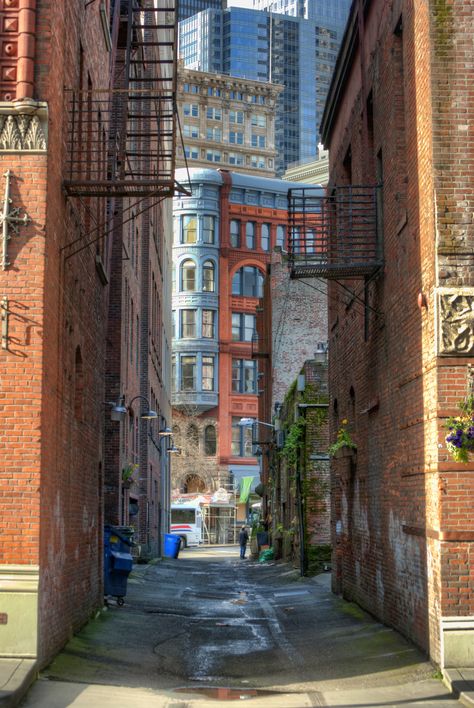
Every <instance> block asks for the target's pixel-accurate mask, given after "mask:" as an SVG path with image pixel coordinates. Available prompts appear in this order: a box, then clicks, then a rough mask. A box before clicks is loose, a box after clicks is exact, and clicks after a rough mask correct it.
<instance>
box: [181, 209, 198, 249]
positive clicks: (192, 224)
mask: <svg viewBox="0 0 474 708" xmlns="http://www.w3.org/2000/svg"><path fill="white" fill-rule="evenodd" d="M181 224H182V227H181V243H196V242H197V216H196V215H195V214H192V215H189V216H183V217H182V222H181Z"/></svg>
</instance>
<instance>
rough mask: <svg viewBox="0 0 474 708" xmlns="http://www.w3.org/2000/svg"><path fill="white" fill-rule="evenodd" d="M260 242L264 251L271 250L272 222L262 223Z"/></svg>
mask: <svg viewBox="0 0 474 708" xmlns="http://www.w3.org/2000/svg"><path fill="white" fill-rule="evenodd" d="M260 243H261V245H262V251H269V250H270V224H262V231H261V234H260Z"/></svg>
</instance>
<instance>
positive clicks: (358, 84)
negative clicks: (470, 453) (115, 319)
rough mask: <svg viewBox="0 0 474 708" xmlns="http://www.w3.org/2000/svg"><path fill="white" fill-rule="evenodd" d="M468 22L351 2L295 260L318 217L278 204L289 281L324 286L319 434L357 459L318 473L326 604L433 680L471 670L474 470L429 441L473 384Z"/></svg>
mask: <svg viewBox="0 0 474 708" xmlns="http://www.w3.org/2000/svg"><path fill="white" fill-rule="evenodd" d="M473 15H474V9H473V6H472V3H470V2H466V1H465V0H453V2H450V3H449V4H448V3H439V2H428V3H421V2H412V1H410V0H393V1H392V2H388V3H387V2H382V0H369V1H366V2H363V0H358V1H357V2H354V3H353V6H352V9H351V14H350V17H349V22H348V26H347V30H346V34H345V38H344V40H343V43H342V47H341V52H340V55H339V59H338V63H337V66H336V70H335V74H334V78H333V81H332V85H331V88H330V91H329V94H328V101H327V104H326V108H325V113H324V117H323V121H322V129H321V130H322V136H323V140H324V144H325V147H326V148H328V149H329V154H330V182H329V188H328V197H327V198H326V200H325V201H324V206H325V208H327V221H325V222H324V224H323V226H325V227H326V226H327V230H326V231H325V230H324V228H321V229H320V230H319V231H317V234H318V236H317V237H316V238H321V241H320V242H319V243H318V244H317V247H316V248H315V249H314V250H313V253H312V255H311V257H307V258H306V259H304V262H303V259H302V258H301V257H298V249H297V245H298V244H299V245H300V244H301V239H302V238H303V239H304V238H311V239H313V238H315V236H314V232H312V233H311V234H310V232H311V228H309V227H306V226H305V225H304V224H303V220H304V218H306V219H308V217H311V215H312V214H316V213H318V214H319V216H321V211H320V207H321V204H322V203H321V201H319V206H318V200H317V199H313V197H312V196H311V194H310V192H306V193H305V194H303V193H302V192H300V193H299V195H298V196H299V198H301V202H299V203H297V201H296V200H295V201H294V202H293V204H292V205H291V206H290V220H292V219H293V222H292V223H293V227H294V233H295V234H296V237H295V238H297V240H298V244H290V259H292V271H293V276H294V277H298V276H300V275H306V276H307V275H308V273H311V274H312V275H319V276H320V277H327V278H329V289H328V296H329V333H330V341H329V352H330V357H329V388H330V392H331V404H330V423H331V428H332V435H333V436H334V435H335V431H336V429H337V428H338V427H339V424H340V422H341V420H342V419H344V418H347V419H348V421H349V429H350V432H351V435H352V437H353V439H354V441H355V442H356V443H357V446H358V449H357V459H356V460H355V459H354V458H352V459H350V458H347V459H346V460H344V459H343V460H340V461H337V462H335V464H334V468H333V472H334V477H333V500H334V514H335V516H334V526H333V541H334V546H335V548H336V554H335V560H336V567H335V573H334V577H333V582H334V589H335V590H336V591H338V592H342V593H343V594H344V596H345V597H347V598H349V599H351V600H354V601H356V602H358V603H359V604H361V605H362V606H364V607H366V608H368V609H369V610H370V611H371V612H372V613H374V614H376V615H377V616H378V617H379V618H380V619H381V620H382V621H383V622H385V623H387V624H389V625H392V626H394V627H396V628H397V629H398V630H399V631H401V632H403V633H404V634H405V635H406V636H407V637H409V638H410V639H411V640H413V641H414V642H415V643H417V644H418V645H419V646H421V647H423V648H424V649H425V650H426V651H427V652H429V654H430V656H431V657H432V659H433V660H434V661H436V662H438V663H439V664H440V665H442V666H453V665H458V666H468V665H469V666H473V665H474V664H473V660H474V657H473V654H472V646H473V644H474V594H473V590H472V588H473V583H474V575H473V573H474V570H473V568H474V566H473V553H474V527H473V522H472V506H473V501H474V475H473V470H474V465H473V463H472V459H471V460H470V461H469V463H468V464H461V463H457V462H454V461H453V459H452V458H451V456H450V454H449V452H448V450H447V449H446V444H445V436H446V430H445V428H444V425H445V421H446V418H447V417H448V416H450V415H455V414H456V412H457V404H458V401H459V400H460V399H462V398H463V396H465V395H466V394H467V393H468V392H469V390H471V389H470V387H471V381H472V379H471V376H470V372H471V365H472V355H473V351H474V348H473V347H474V345H473V328H472V319H471V312H472V301H473V297H474V290H473V286H474V280H473V272H474V270H473V259H472V241H473V238H474V234H473V231H472V218H471V217H472V210H473V189H472V150H471V146H472V140H473V136H472V108H471V106H470V105H469V100H470V98H471V93H470V89H469V88H468V87H469V86H470V84H471V83H472V81H471V80H472V75H471V74H472V70H471V69H470V68H469V65H468V64H466V61H465V57H466V56H472V54H473V49H474V47H473V41H474V40H473V38H474V32H473V29H474V26H473V25H474V22H473V20H474V17H473ZM376 184H380V185H381V187H379V188H374V185H376ZM353 185H367V187H363V186H362V187H359V188H357V187H354V186H353ZM295 199H296V195H295ZM318 209H319V210H318ZM310 220H311V219H310ZM328 234H330V236H329V241H328V240H327V238H328ZM336 281H337V282H336Z"/></svg>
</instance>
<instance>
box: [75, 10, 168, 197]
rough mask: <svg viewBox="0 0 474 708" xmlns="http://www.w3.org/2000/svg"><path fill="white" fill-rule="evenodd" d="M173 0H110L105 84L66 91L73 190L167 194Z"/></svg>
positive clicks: (77, 193) (81, 192)
mask: <svg viewBox="0 0 474 708" xmlns="http://www.w3.org/2000/svg"><path fill="white" fill-rule="evenodd" d="M175 5H176V3H175V1H174V0H121V1H119V0H116V2H115V3H114V10H113V13H114V14H113V18H112V37H113V41H114V42H115V45H114V46H113V48H112V55H113V56H114V57H115V61H114V65H113V67H112V74H113V79H112V80H111V86H110V87H105V88H91V87H90V86H88V87H87V88H83V87H81V88H80V89H79V90H73V89H70V90H67V91H66V100H67V105H66V111H67V119H68V145H67V148H68V149H67V169H66V174H67V178H66V180H65V181H64V189H65V191H66V194H67V195H68V196H73V197H139V198H144V197H149V196H159V197H166V196H171V195H172V194H173V193H174V192H175V191H176V190H178V191H179V186H178V185H176V184H175V181H174V161H175V133H176V118H177V113H176V66H177V64H176V62H177V57H176V38H177V12H176V8H175Z"/></svg>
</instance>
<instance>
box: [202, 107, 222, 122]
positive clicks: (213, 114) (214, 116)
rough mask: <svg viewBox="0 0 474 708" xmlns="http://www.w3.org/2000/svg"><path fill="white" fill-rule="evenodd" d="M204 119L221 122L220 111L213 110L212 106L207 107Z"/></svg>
mask: <svg viewBox="0 0 474 708" xmlns="http://www.w3.org/2000/svg"><path fill="white" fill-rule="evenodd" d="M206 117H207V118H208V119H209V120H221V119H222V111H221V109H220V108H214V107H213V106H208V107H207V109H206Z"/></svg>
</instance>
